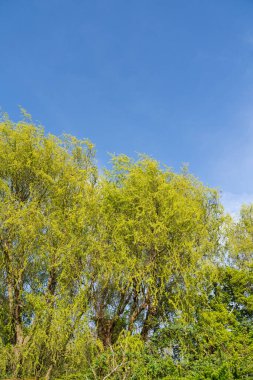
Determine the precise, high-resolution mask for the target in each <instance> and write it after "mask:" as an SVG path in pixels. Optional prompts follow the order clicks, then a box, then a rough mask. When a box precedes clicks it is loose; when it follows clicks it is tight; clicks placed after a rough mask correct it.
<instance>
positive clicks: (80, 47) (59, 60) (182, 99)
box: [0, 0, 253, 209]
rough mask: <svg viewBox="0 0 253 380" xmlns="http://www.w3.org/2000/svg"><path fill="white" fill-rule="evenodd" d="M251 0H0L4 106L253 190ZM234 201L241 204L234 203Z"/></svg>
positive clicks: (236, 194) (102, 160)
mask: <svg viewBox="0 0 253 380" xmlns="http://www.w3.org/2000/svg"><path fill="white" fill-rule="evenodd" d="M252 20H253V1H252V0H248V1H247V0H212V1H210V0H155V1H154V0H152V1H150V0H128V1H123V0H100V1H98V0H89V1H86V0H12V1H10V0H0V42H1V45H0V46H1V58H0V105H1V107H2V109H3V110H4V111H6V112H8V113H9V114H10V116H11V118H14V119H15V120H17V119H18V105H22V106H23V107H24V108H25V109H27V110H28V111H29V112H30V113H31V114H32V115H33V118H34V119H35V120H38V121H39V122H41V123H42V124H43V125H44V126H45V128H46V130H47V131H49V132H51V133H54V134H57V135H59V134H61V133H62V132H68V133H72V134H74V135H77V136H78V137H88V138H90V139H91V140H92V141H93V142H94V143H95V144H96V148H97V158H98V163H99V165H100V166H104V165H106V163H107V161H108V155H107V153H108V152H112V153H126V154H128V155H130V156H134V155H136V153H137V152H141V153H147V154H149V155H151V156H153V157H154V158H156V159H158V160H159V161H161V162H162V163H165V164H167V165H169V166H171V167H173V168H174V169H175V170H178V169H179V168H180V166H181V164H182V163H184V162H187V163H189V164H190V170H191V172H193V173H194V174H195V175H196V176H198V177H199V178H200V179H201V180H202V181H204V183H206V184H208V185H210V186H212V187H218V188H219V189H221V190H223V192H224V202H225V203H226V202H227V204H228V205H229V206H228V207H229V208H230V209H232V208H233V207H235V205H236V204H237V205H238V204H240V203H241V202H242V201H250V200H253V175H252V168H253V107H252V105H253V22H252ZM236 207H237V206H236Z"/></svg>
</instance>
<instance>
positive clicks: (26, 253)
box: [0, 117, 96, 377]
mask: <svg viewBox="0 0 253 380" xmlns="http://www.w3.org/2000/svg"><path fill="white" fill-rule="evenodd" d="M93 156H94V153H93V147H92V145H91V144H90V143H89V142H88V141H79V140H77V139H75V138H73V137H71V136H64V137H63V138H62V139H58V138H56V137H54V136H52V135H48V136H45V134H44V131H43V129H42V128H41V127H38V126H35V125H34V124H33V123H32V121H31V120H29V119H28V120H23V121H21V122H19V123H13V122H11V121H10V120H9V119H8V118H6V117H5V118H4V119H3V120H2V121H1V123H0V287H1V295H0V296H1V300H0V302H1V306H2V308H1V314H0V319H1V323H0V325H1V329H0V334H1V336H0V339H1V345H0V350H1V353H0V356H1V366H2V371H3V374H4V372H5V373H9V374H13V375H14V376H15V377H19V376H21V375H22V373H23V374H26V375H36V376H42V375H43V376H45V375H46V376H47V377H50V374H51V372H52V371H53V370H54V369H55V368H56V367H57V366H58V365H59V363H60V361H61V360H62V358H63V357H64V352H65V350H66V346H67V344H68V342H69V340H70V339H71V337H72V336H73V331H74V330H75V326H76V324H78V322H79V321H80V320H81V319H82V316H83V315H84V313H85V311H86V308H87V295H86V283H85V279H84V277H85V276H84V272H83V271H80V269H79V268H80V266H82V263H83V262H84V261H85V252H86V244H87V239H86V236H87V230H88V229H89V219H90V215H91V206H92V202H93V189H94V181H95V177H96V173H95V169H94V165H93Z"/></svg>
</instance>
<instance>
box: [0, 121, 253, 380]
mask: <svg viewBox="0 0 253 380" xmlns="http://www.w3.org/2000/svg"><path fill="white" fill-rule="evenodd" d="M28 116H29V115H26V114H24V117H25V118H24V120H22V121H21V122H19V123H13V122H12V121H10V120H9V118H8V117H4V118H3V119H2V121H1V122H0V377H2V378H6V377H15V378H28V377H29V378H31V377H34V378H45V379H47V380H48V379H50V378H54V379H65V380H71V379H73V380H81V379H87V380H88V379H89V380H105V379H112V380H121V379H132V380H138V379H143V380H145V379H146V380H148V379H154V380H155V379H157V380H158V379H164V380H166V379H167V380H169V379H171V380H172V379H173V380H176V379H199V380H201V379H217V380H218V379H219V380H222V379H243V378H245V379H246V378H253V364H252V357H253V327H252V321H253V287H252V284H253V271H252V269H253V256H252V255H253V207H252V206H248V207H246V206H245V207H243V208H242V212H241V218H240V220H239V221H238V222H234V221H233V220H232V219H231V218H229V217H228V216H225V215H224V213H223V209H222V206H221V204H220V202H219V197H218V194H217V192H216V191H215V190H212V189H210V188H207V187H205V186H204V185H203V184H202V183H201V182H199V181H198V180H197V179H196V178H195V177H193V176H192V175H190V174H189V173H188V172H187V170H183V171H182V173H180V174H177V173H174V172H173V171H172V170H170V169H169V168H166V167H165V168H161V166H160V165H159V163H158V162H157V161H155V160H153V159H151V158H149V157H147V156H140V157H139V159H138V160H137V161H134V160H132V159H130V158H129V157H127V156H125V155H120V156H114V157H112V161H111V169H110V170H105V171H104V173H103V174H98V170H97V168H96V165H95V161H94V157H95V155H94V148H93V145H92V144H91V143H90V142H89V141H88V140H78V139H76V138H74V137H72V136H68V135H64V136H63V137H62V138H56V137H55V136H52V135H47V136H46V135H45V134H44V131H43V128H41V127H39V126H36V125H34V123H33V122H32V121H31V120H30V119H29V118H27V117H28Z"/></svg>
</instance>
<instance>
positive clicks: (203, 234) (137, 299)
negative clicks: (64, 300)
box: [89, 156, 222, 346]
mask: <svg viewBox="0 0 253 380" xmlns="http://www.w3.org/2000/svg"><path fill="white" fill-rule="evenodd" d="M112 165H113V166H112V169H111V170H109V171H107V172H106V175H105V176H104V178H103V179H102V180H101V182H100V191H99V194H100V196H99V200H98V209H97V212H96V215H97V220H98V222H97V223H96V229H95V231H94V234H93V236H92V238H93V239H94V241H93V244H90V248H91V252H90V254H89V257H90V260H89V266H90V273H92V274H93V277H91V278H90V281H89V283H90V289H91V292H92V297H91V300H92V305H91V306H92V311H93V321H94V322H95V324H96V326H97V333H98V336H99V338H100V339H101V340H102V341H103V343H104V345H105V346H107V345H111V344H112V343H113V342H115V341H116V340H117V339H118V336H119V334H120V333H121V332H122V331H129V332H131V333H140V334H141V336H142V338H143V339H144V340H147V339H148V338H149V337H150V336H152V334H154V332H155V331H157V330H159V329H160V328H161V327H162V326H163V327H165V326H167V327H172V328H173V329H174V330H175V326H179V325H180V323H183V324H184V325H185V326H188V327H190V325H191V324H193V323H194V322H195V321H196V318H197V312H198V309H201V307H202V305H203V304H207V302H208V296H209V293H210V292H211V291H212V288H211V287H210V288H208V285H210V284H211V283H212V281H211V280H210V277H212V276H214V275H215V273H214V272H215V271H214V268H215V266H214V256H215V255H216V254H217V252H218V250H219V246H220V242H219V239H220V226H221V223H222V218H221V208H220V205H219V202H218V197H217V193H216V192H215V191H213V190H210V189H209V188H206V187H205V186H203V185H202V184H201V183H200V182H199V181H197V180H196V179H195V178H194V177H192V176H191V175H189V174H188V173H187V172H186V171H183V173H181V174H175V173H173V172H172V171H171V170H169V169H166V168H165V169H162V168H161V167H160V166H159V164H158V162H156V161H155V160H153V159H151V158H148V157H146V156H141V157H140V159H139V160H138V161H137V162H134V161H133V160H131V159H130V158H128V157H127V156H119V157H114V158H113V160H112ZM98 268H99V270H98ZM179 321H180V322H179ZM175 336H176V335H175V333H173V337H174V338H175ZM173 337H172V339H171V342H172V344H173V339H174V338H173ZM175 344H176V340H175V339H174V345H175Z"/></svg>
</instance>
